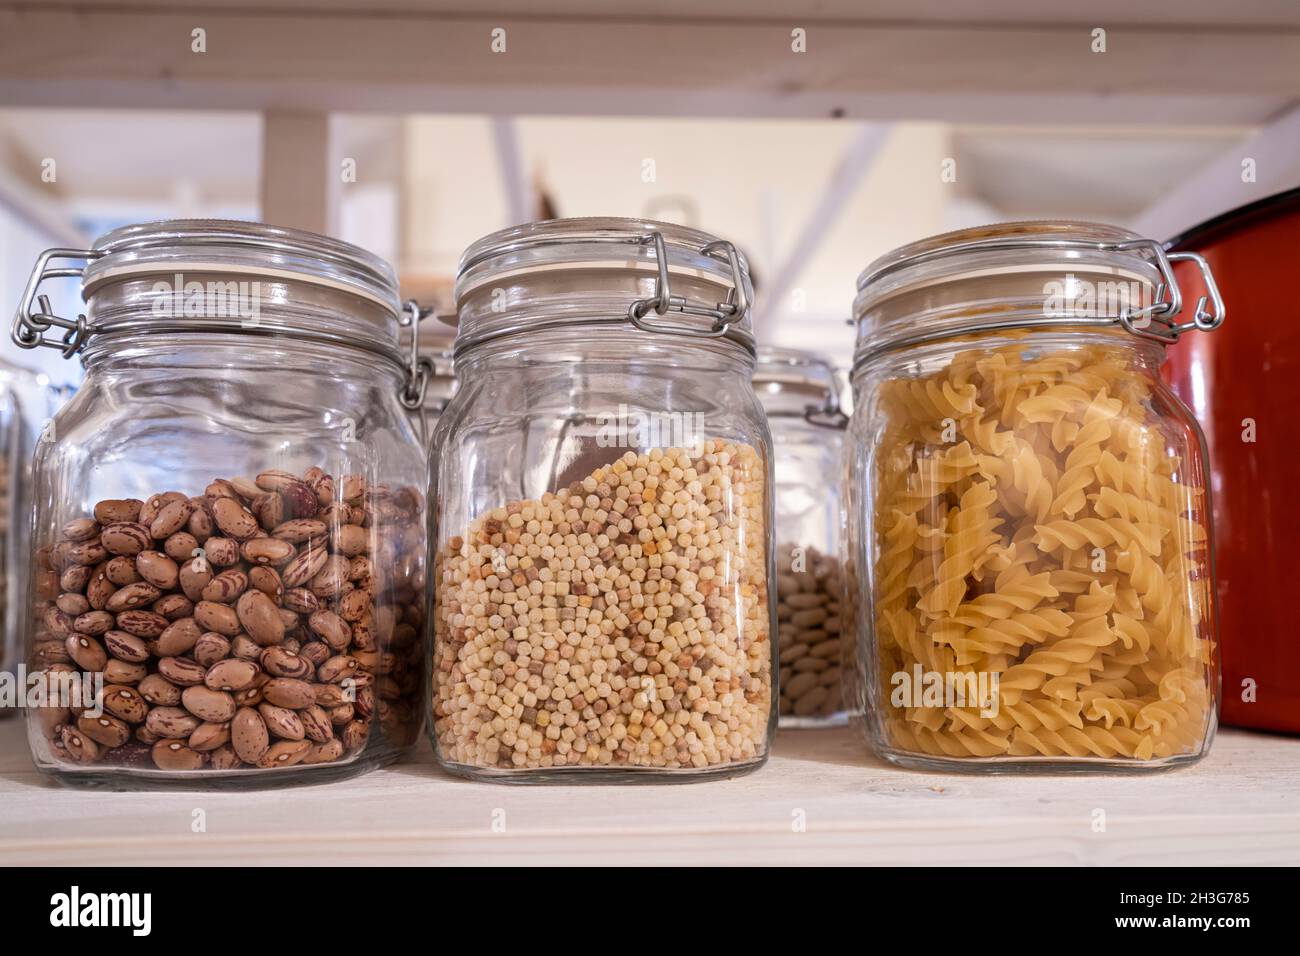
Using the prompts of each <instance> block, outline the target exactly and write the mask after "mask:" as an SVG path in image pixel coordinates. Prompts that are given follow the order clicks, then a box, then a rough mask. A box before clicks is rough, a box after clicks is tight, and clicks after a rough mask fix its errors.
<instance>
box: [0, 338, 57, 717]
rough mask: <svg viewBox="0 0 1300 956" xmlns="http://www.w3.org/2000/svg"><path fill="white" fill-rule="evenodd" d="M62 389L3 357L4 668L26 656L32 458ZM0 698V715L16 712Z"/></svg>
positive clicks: (0, 544)
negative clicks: (23, 623)
mask: <svg viewBox="0 0 1300 956" xmlns="http://www.w3.org/2000/svg"><path fill="white" fill-rule="evenodd" d="M58 394H59V389H56V388H54V387H52V386H50V385H49V384H48V383H47V382H46V381H45V380H44V377H43V376H40V375H37V374H36V373H35V372H32V371H30V370H29V369H26V368H22V367H21V366H18V365H14V364H12V363H11V362H8V361H5V360H4V359H2V358H0V617H2V619H3V627H4V631H3V633H0V672H3V673H5V674H15V673H16V666H17V664H18V662H19V660H20V659H21V656H22V651H21V638H20V636H19V634H20V630H21V618H22V616H23V603H24V595H25V594H26V593H27V585H28V577H29V576H28V573H27V569H28V558H27V545H28V535H27V531H28V523H29V522H28V510H29V509H30V507H31V503H32V502H31V458H32V451H33V450H34V448H35V446H36V440H37V437H38V436H39V434H40V432H41V429H42V428H43V427H44V425H45V422H46V421H47V420H48V415H49V412H50V411H51V410H52V409H53V407H54V404H55V401H56V398H57V396H58ZM8 704H9V701H7V700H6V701H4V702H0V717H4V716H7V715H8V714H10V713H12V711H13V708H11V707H10V706H8Z"/></svg>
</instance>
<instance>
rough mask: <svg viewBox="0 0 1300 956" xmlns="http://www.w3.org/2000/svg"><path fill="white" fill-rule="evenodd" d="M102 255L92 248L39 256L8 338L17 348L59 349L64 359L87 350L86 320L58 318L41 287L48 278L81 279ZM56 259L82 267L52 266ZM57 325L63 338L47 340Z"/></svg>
mask: <svg viewBox="0 0 1300 956" xmlns="http://www.w3.org/2000/svg"><path fill="white" fill-rule="evenodd" d="M102 255H103V253H102V252H97V251H95V250H93V249H46V250H45V251H44V252H42V253H41V254H40V256H39V257H38V258H37V260H36V265H34V266H33V267H32V274H31V275H30V276H29V277H28V279H27V288H26V289H25V290H24V291H23V297H22V301H20V302H19V303H18V311H17V312H16V313H14V322H13V327H12V329H11V330H10V333H9V335H10V338H12V339H13V341H14V344H15V345H17V346H18V347H19V348H23V349H34V348H40V347H44V348H51V349H58V350H59V351H60V352H62V353H63V357H64V358H72V356H74V355H76V354H77V353H78V352H79V351H81V350H82V349H83V348H84V347H85V345H86V340H87V339H89V338H90V334H91V333H90V329H89V328H88V327H87V325H86V317H85V316H84V315H78V316H77V317H76V319H65V318H63V317H62V316H58V315H55V314H54V312H53V307H52V306H51V305H50V300H49V297H48V296H45V295H41V293H40V288H41V283H42V282H44V281H45V280H46V279H60V278H77V279H80V278H81V277H82V276H83V275H84V274H85V272H86V265H87V264H88V263H90V262H91V261H92V260H94V259H98V258H99V257H100V256H102ZM56 259H70V260H74V261H76V260H80V261H81V263H82V264H81V265H79V266H52V265H50V263H51V262H53V261H54V260H56ZM38 306H39V308H38ZM56 326H57V327H58V328H60V329H63V330H64V333H63V336H62V338H61V339H56V338H46V335H45V333H46V332H48V331H49V330H50V329H51V328H53V327H56Z"/></svg>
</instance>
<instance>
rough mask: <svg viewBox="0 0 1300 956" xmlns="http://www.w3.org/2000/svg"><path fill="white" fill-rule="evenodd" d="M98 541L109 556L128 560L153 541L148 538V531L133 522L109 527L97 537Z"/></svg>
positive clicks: (145, 548) (149, 545) (123, 522)
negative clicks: (124, 557) (117, 555)
mask: <svg viewBox="0 0 1300 956" xmlns="http://www.w3.org/2000/svg"><path fill="white" fill-rule="evenodd" d="M99 541H100V544H102V545H103V546H104V549H105V550H106V551H108V552H109V553H110V554H119V555H124V556H126V557H130V558H134V557H135V556H136V555H137V554H139V553H140V552H141V551H145V550H147V549H148V548H149V547H151V546H152V544H153V539H152V538H150V537H149V529H148V528H146V527H145V526H144V525H142V524H138V523H136V522H134V521H122V522H119V523H118V524H111V525H109V526H108V527H107V528H105V529H104V531H103V533H102V534H101V535H100V536H99Z"/></svg>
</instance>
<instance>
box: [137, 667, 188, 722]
mask: <svg viewBox="0 0 1300 956" xmlns="http://www.w3.org/2000/svg"><path fill="white" fill-rule="evenodd" d="M139 690H140V696H141V697H143V698H144V699H145V700H147V701H148V702H149V703H151V704H153V705H154V706H155V707H175V706H176V705H177V704H179V703H180V702H181V689H180V688H179V687H177V686H176V685H175V684H173V683H172V682H171V681H169V680H168V679H167V678H165V677H163V676H162V675H161V674H150V675H149V676H148V677H146V678H145V679H144V680H142V681H140V687H139ZM146 709H147V708H146ZM140 719H141V720H143V719H144V717H143V716H141V718H140Z"/></svg>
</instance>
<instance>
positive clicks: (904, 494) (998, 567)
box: [845, 222, 1224, 771]
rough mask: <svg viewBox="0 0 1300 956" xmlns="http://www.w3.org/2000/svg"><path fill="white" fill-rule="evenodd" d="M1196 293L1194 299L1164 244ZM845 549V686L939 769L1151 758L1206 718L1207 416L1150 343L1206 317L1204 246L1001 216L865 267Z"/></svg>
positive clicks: (1210, 711)
mask: <svg viewBox="0 0 1300 956" xmlns="http://www.w3.org/2000/svg"><path fill="white" fill-rule="evenodd" d="M1173 259H1190V260H1191V261H1193V262H1194V263H1196V265H1197V266H1198V267H1199V268H1200V269H1201V271H1202V272H1203V273H1204V276H1205V279H1206V282H1207V289H1208V290H1209V294H1208V295H1207V296H1205V297H1203V298H1201V299H1200V301H1199V302H1197V303H1196V304H1195V308H1194V309H1190V308H1189V309H1188V310H1186V311H1187V312H1190V313H1191V314H1190V315H1188V314H1183V315H1182V316H1181V317H1180V312H1183V311H1184V310H1183V305H1184V303H1183V301H1182V296H1181V294H1180V292H1179V289H1178V284H1177V283H1176V282H1175V281H1174V277H1173V273H1172V269H1171V260H1173ZM854 311H855V315H856V320H857V328H858V344H857V350H856V355H855V362H854V370H853V376H852V382H853V389H854V414H853V420H852V423H851V425H850V427H849V435H848V439H847V440H848V443H849V449H848V452H847V454H846V460H847V466H846V481H845V495H846V504H847V513H848V516H849V539H850V543H849V548H848V552H849V558H848V566H847V569H846V574H847V575H848V577H849V579H850V584H849V588H850V590H851V592H852V593H853V595H854V603H855V605H856V606H857V607H858V608H859V609H860V610H859V612H858V614H857V617H856V629H857V646H858V667H857V674H856V680H855V684H856V692H857V694H858V695H859V700H858V701H857V702H856V704H857V706H858V707H861V708H864V709H865V713H866V728H867V731H868V735H869V738H870V742H871V743H872V744H873V746H874V747H875V748H876V749H877V750H878V752H879V753H880V754H881V755H883V756H884V757H885V758H886V759H888V760H890V761H892V762H894V763H897V764H901V765H905V766H912V767H922V768H931V769H959V770H965V769H978V770H991V771H1016V770H1035V769H1037V770H1088V769H1117V768H1125V769H1141V768H1164V767H1171V766H1175V765H1179V764H1184V763H1188V762H1192V761H1195V760H1197V759H1199V758H1200V757H1201V756H1203V755H1204V754H1205V753H1206V751H1207V749H1208V748H1209V745H1210V741H1211V739H1212V737H1213V734H1214V730H1215V726H1216V700H1217V693H1218V682H1219V676H1218V666H1217V659H1218V657H1217V649H1216V636H1215V596H1214V587H1213V580H1212V577H1213V564H1212V561H1211V549H1210V509H1209V503H1208V500H1207V497H1208V492H1209V489H1208V486H1207V481H1206V474H1207V466H1206V452H1205V443H1204V439H1203V436H1202V435H1201V432H1200V430H1199V428H1198V427H1197V425H1196V423H1195V421H1194V419H1193V418H1192V416H1191V414H1190V413H1189V412H1188V410H1187V409H1186V408H1185V407H1184V406H1183V405H1182V404H1181V403H1180V402H1179V401H1178V400H1177V399H1176V398H1175V397H1174V395H1173V394H1172V392H1171V391H1170V390H1169V389H1168V388H1167V387H1166V386H1165V384H1164V383H1163V382H1162V381H1161V379H1160V377H1159V374H1158V370H1159V367H1160V364H1161V362H1162V361H1163V358H1164V351H1165V347H1166V346H1167V345H1168V344H1170V343H1171V342H1173V341H1175V340H1176V339H1177V338H1178V337H1179V336H1180V335H1182V334H1185V333H1189V332H1195V331H1203V332H1208V331H1211V330H1213V329H1214V328H1216V327H1217V326H1218V325H1219V324H1220V322H1222V320H1223V316H1224V309H1223V303H1222V300H1221V299H1220V297H1219V295H1218V292H1217V291H1216V290H1215V287H1214V284H1213V279H1212V277H1211V276H1210V275H1209V269H1208V267H1207V266H1206V265H1205V263H1204V261H1203V260H1201V259H1200V258H1199V257H1198V256H1195V255H1194V254H1180V255H1177V256H1175V255H1173V254H1166V252H1165V251H1164V250H1163V249H1162V248H1161V247H1160V245H1159V244H1158V243H1155V242H1152V241H1149V240H1145V239H1142V238H1141V237H1139V236H1137V235H1134V234H1132V233H1130V232H1127V231H1125V230H1123V229H1119V228H1115V227H1111V226H1103V225H1095V224H1090V223H1080V222H1033V223H1008V224H1001V225H995V226H989V227H987V228H983V229H972V230H965V231H962V232H956V233H950V234H947V235H943V236H938V237H936V238H932V239H927V240H924V241H921V242H918V243H914V244H912V245H910V246H906V247H904V248H902V249H899V250H897V251H895V252H892V253H890V254H888V255H886V256H884V257H883V258H881V259H879V260H877V261H876V262H875V263H874V264H873V265H872V266H870V267H869V268H868V269H867V270H866V271H865V272H864V273H863V274H862V276H861V277H860V278H859V280H858V296H857V299H856V302H855V310H854Z"/></svg>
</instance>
